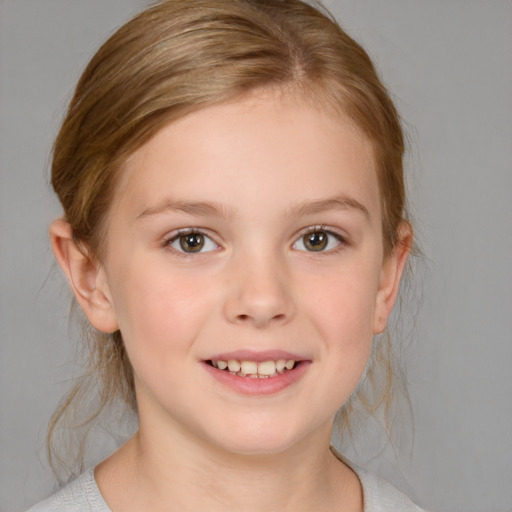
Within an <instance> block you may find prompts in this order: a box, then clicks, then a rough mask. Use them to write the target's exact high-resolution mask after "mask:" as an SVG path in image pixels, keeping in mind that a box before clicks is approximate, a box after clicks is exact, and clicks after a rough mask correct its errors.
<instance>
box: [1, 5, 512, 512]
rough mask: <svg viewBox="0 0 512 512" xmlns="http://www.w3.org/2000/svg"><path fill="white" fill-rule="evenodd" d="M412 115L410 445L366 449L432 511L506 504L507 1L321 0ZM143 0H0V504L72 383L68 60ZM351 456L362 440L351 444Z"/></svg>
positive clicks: (510, 241) (83, 54)
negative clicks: (62, 171)
mask: <svg viewBox="0 0 512 512" xmlns="http://www.w3.org/2000/svg"><path fill="white" fill-rule="evenodd" d="M326 3H327V5H329V6H330V8H331V9H332V10H333V12H334V13H335V14H336V16H337V17H338V19H339V20H340V21H341V23H342V25H343V26H344V27H345V28H346V29H347V30H348V31H349V33H351V34H352V35H353V36H355V37H356V38H357V39H358V40H360V41H362V42H363V44H364V45H365V47H366V48H367V49H368V50H369V52H370V54H371V55H372V56H373V58H374V59H375V61H376V63H377V66H378V67H379V69H380V71H381V73H382V75H383V76H384V80H385V82H386V83H387V84H388V85H389V87H390V89H391V91H392V92H393V94H394V96H395V99H396V103H397V105H398V107H399V109H400V110H401V112H402V115H403V117H404V118H405V120H406V121H407V123H408V130H409V138H410V146H411V151H410V154H409V157H408V173H409V179H408V181H409V188H410V190H411V196H412V203H413V206H414V212H415V217H416V227H417V230H418V233H419V235H420V239H421V243H422V246H423V250H424V252H425V253H426V256H427V258H426V265H425V266H424V268H423V270H422V272H423V274H422V276H421V281H422V283H421V287H422V290H423V304H422V308H421V311H420V313H419V315H418V318H417V325H416V327H417V329H416V334H415V340H414V345H413V347H412V349H411V350H409V356H408V357H409V367H410V386H409V387H410V393H411V397H412V405H413V409H414V416H415V436H414V443H413V450H412V453H411V455H410V456H409V457H402V458H401V459H400V461H399V465H398V466H397V464H395V463H394V462H396V461H394V462H393V461H391V462H390V463H388V462H389V459H390V458H391V459H392V458H393V457H392V454H391V455H390V453H389V452H390V450H389V449H388V450H385V451H384V453H383V455H382V456H381V457H379V458H377V459H373V460H370V461H367V462H368V463H369V465H370V466H371V467H372V468H373V469H374V470H375V471H378V472H380V473H382V474H383V475H384V476H386V477H387V478H388V479H390V480H392V481H394V482H395V483H396V484H397V485H399V486H404V487H406V488H408V490H409V492H410V493H411V494H412V495H413V496H414V498H415V499H416V500H417V501H418V502H419V503H420V504H422V505H423V506H425V507H427V508H429V509H431V510H433V511H438V512H441V511H454V512H455V511H461V512H462V511H464V512H473V511H474V512H476V511H485V512H491V511H493V512H494V511H496V512H497V511H511V510H512V371H511V369H510V368H511V363H512V329H511V317H512V272H511V270H510V262H511V260H512V257H511V255H512V149H511V144H512V65H511V64H512V59H511V55H512V3H511V2H510V1H507V0H488V1H484V0H458V1H456V0H449V1H446V0H430V1H426V0H387V1H385V2H383V1H382V0H371V1H370V0H360V1H349V0H330V1H328V2H326ZM145 4H147V2H146V1H143V0H44V1H43V0H0V193H1V196H0V199H1V202H0V230H1V231H0V257H1V266H0V287H1V298H0V301H1V302H0V336H1V344H0V350H1V353H0V510H2V511H3V512H10V511H17V510H22V509H23V507H26V506H28V505H29V504H31V503H33V502H34V501H36V500H38V499H41V498H42V497H43V496H45V495H46V494H48V493H49V492H50V491H51V490H52V485H53V481H52V476H51V473H50V472H49V470H48V469H47V467H46V463H45V458H44V452H43V449H42V447H43V443H44V434H45V429H46V424H47V421H48V418H49V415H50V413H51V411H52V410H53V408H54V407H55V405H56V403H57V401H58V399H59V398H60V396H61V394H62V393H63V392H64V390H65V389H67V387H68V385H69V378H70V376H71V375H72V372H73V368H72V365H71V361H72V359H73V355H74V348H73V343H72V341H71V342H70V341H69V338H70V336H69V335H68V328H67V321H66V315H65V314H63V311H64V312H65V311H66V308H67V303H68V299H69V296H68V294H67V292H66V291H65V287H64V286H63V283H62V279H61V277H60V275H59V272H58V271H57V270H55V269H52V267H53V263H52V256H51V251H50V248H49V244H48V240H47V226H48V224H49V222H50V221H51V219H52V218H53V217H55V216H57V215H58V214H59V212H60V209H59V206H58V204H57V203H56V200H55V199H54V198H53V197H52V194H51V193H50V192H49V189H48V186H47V177H46V171H47V167H48V160H49V153H50V147H51V143H52V139H53V137H54V136H55V134H56V130H57V127H58V123H59V120H60V119H61V118H62V115H63V112H64V109H65V106H66V103H67V101H69V99H70V96H71V91H72V87H73V85H74V83H75V81H76V80H77V78H78V75H79V72H80V70H81V69H82V68H83V66H84V65H85V63H86V62H87V60H88V59H89V58H90V57H91V56H92V53H93V51H94V49H95V48H96V47H97V45H98V44H99V43H100V42H101V41H102V40H104V39H105V37H106V36H107V35H108V34H110V33H111V32H112V30H113V29H114V28H115V27H117V26H119V25H120V24H121V23H122V22H123V21H125V20H126V19H127V18H128V17H129V16H131V14H133V13H134V12H136V11H137V10H139V9H140V8H142V7H143V6H144V5H145ZM360 457H361V460H364V454H363V455H360Z"/></svg>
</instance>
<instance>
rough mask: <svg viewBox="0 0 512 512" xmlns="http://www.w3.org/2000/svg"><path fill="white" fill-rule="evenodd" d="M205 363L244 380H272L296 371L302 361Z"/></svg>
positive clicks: (224, 361) (213, 360)
mask: <svg viewBox="0 0 512 512" xmlns="http://www.w3.org/2000/svg"><path fill="white" fill-rule="evenodd" d="M205 363H206V364H207V365H209V366H211V367H212V368H216V369H217V370H220V371H222V372H226V373H229V374H231V375H236V376H237V377H242V378H246V379H272V378H275V377H278V376H279V375H283V374H285V373H287V372H290V371H292V370H294V369H296V368H297V367H298V366H299V365H300V364H301V363H302V361H297V360H295V359H276V360H274V359H268V360H266V361H252V360H247V359H242V360H239V359H225V360H224V359H208V360H206V361H205Z"/></svg>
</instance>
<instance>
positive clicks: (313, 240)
mask: <svg viewBox="0 0 512 512" xmlns="http://www.w3.org/2000/svg"><path fill="white" fill-rule="evenodd" d="M302 239H303V242H304V247H305V248H306V249H307V250H308V251H323V250H324V249H325V248H326V247H327V242H328V239H329V235H328V234H327V233H326V232H325V231H314V232H313V233H308V234H307V235H304V236H303V237H302Z"/></svg>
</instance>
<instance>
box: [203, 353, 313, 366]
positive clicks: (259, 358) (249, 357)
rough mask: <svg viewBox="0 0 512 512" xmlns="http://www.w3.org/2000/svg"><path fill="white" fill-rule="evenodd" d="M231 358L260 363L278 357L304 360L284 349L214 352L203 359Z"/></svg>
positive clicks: (225, 359) (218, 359)
mask: <svg viewBox="0 0 512 512" xmlns="http://www.w3.org/2000/svg"><path fill="white" fill-rule="evenodd" d="M232 359H234V360H236V361H255V362H257V363H262V362H264V361H277V360H278V359H286V360H290V359H293V360H294V361H304V360H305V358H304V357H302V356H299V355H298V354H294V353H292V352H288V351H285V350H262V351H254V350H235V351H233V352H222V353H219V354H215V355H213V356H211V357H208V358H207V359H205V361H229V360H232Z"/></svg>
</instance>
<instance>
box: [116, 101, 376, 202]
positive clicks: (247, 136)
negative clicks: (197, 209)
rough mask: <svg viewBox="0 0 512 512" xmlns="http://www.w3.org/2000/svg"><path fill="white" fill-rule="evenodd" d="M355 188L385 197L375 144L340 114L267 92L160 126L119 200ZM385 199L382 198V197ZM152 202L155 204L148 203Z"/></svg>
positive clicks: (136, 157)
mask: <svg viewBox="0 0 512 512" xmlns="http://www.w3.org/2000/svg"><path fill="white" fill-rule="evenodd" d="M329 191H330V192H331V194H330V195H335V194H337V193H341V194H352V195H355V196H357V197H355V199H357V200H361V202H362V201H363V200H364V201H365V202H369V203H372V204H370V206H369V207H368V209H369V210H370V209H371V208H374V207H377V208H378V205H373V203H374V202H375V199H376V198H377V199H378V184H377V173H376V166H375V158H374V153H373V149H372V145H371V143H370V142H369V141H368V140H367V139H366V138H365V137H363V136H362V135H361V134H360V132H359V131H358V130H357V129H356V128H355V127H354V125H353V124H352V123H351V122H350V121H349V120H348V119H347V118H345V117H343V116H341V115H339V114H332V115H330V114H329V113H327V112H326V111H325V109H320V108H315V107H314V106H313V105H311V102H310V101H304V100H302V99H301V98H298V97H297V96H284V95H283V94H277V93H272V92H265V93H259V94H255V95H252V96H250V97H247V98H244V99H239V100H237V101H232V102H229V103H224V104H218V105H214V106H210V107H207V108H204V109H201V110H198V111H196V112H194V113H192V114H189V115H187V116H185V117H183V118H181V119H178V120H177V121H174V122H172V123H170V124H168V125H167V126H165V127H164V128H162V129H161V130H160V131H158V132H157V133H156V134H155V135H154V136H153V137H152V138H151V139H150V140H149V141H148V142H147V143H146V144H144V145H143V146H142V147H141V148H139V149H138V150H137V151H136V152H135V153H134V154H132V155H131V156H130V157H129V159H128V160H127V161H126V162H125V164H124V166H123V168H122V169H121V175H120V180H119V183H118V187H117V192H116V202H119V201H120V200H121V199H122V198H128V197H129V198H130V201H131V202H132V203H133V204H138V205H139V207H143V206H144V203H147V202H158V201H159V200H165V197H167V196H169V195H174V196H176V195H178V196H180V197H178V199H180V200H181V199H188V200H204V199H212V196H215V199H216V200H220V201H221V202H222V201H223V200H224V199H229V198H231V199H233V198H238V199H242V198H245V199H244V200H243V201H240V203H241V204H243V205H245V204H247V205H248V204H253V203H255V202H256V206H257V204H260V205H261V206H262V207H263V206H264V205H265V204H266V203H268V202H270V201H273V202H274V203H277V204H279V203H281V204H282V206H283V208H285V207H287V201H288V200H289V201H295V202H297V201H301V200H303V199H306V198H309V197H311V198H313V199H319V198H320V199H321V198H323V197H325V196H326V195H329V194H328V192H329ZM377 203H378V201H377ZM148 206H149V207H151V205H148Z"/></svg>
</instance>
